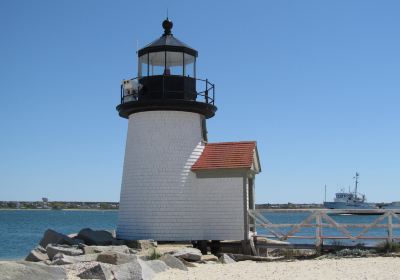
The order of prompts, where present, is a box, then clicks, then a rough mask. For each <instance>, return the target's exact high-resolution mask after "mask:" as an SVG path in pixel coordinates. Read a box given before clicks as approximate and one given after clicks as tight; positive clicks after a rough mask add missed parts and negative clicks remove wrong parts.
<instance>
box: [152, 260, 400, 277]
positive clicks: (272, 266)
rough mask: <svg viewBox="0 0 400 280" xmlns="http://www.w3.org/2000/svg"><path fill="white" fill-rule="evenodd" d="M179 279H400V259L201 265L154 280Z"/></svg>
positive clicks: (174, 270)
mask: <svg viewBox="0 0 400 280" xmlns="http://www.w3.org/2000/svg"><path fill="white" fill-rule="evenodd" d="M166 279H171V280H172V279H173V280H180V279H206V280H213V279H223V280H230V279H252V280H256V279H280V280H285V279H290V280H293V279H302V280H305V279H318V280H329V279H338V280H339V279H340V280H343V279H351V280H357V279H363V280H364V279H374V280H375V279H379V280H381V279H382V280H385V279H388V280H389V279H390V280H396V279H400V258H394V257H371V258H342V259H322V260H301V261H281V262H268V263H266V262H264V263H257V262H252V261H245V262H238V263H233V264H202V265H200V266H199V267H194V268H189V271H181V270H176V269H170V270H167V271H165V272H162V273H160V274H157V276H156V278H155V280H166Z"/></svg>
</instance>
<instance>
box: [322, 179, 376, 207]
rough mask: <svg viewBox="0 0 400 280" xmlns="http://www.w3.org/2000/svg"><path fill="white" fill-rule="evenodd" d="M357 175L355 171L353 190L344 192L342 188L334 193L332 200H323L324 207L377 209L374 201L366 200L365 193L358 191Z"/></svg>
mask: <svg viewBox="0 0 400 280" xmlns="http://www.w3.org/2000/svg"><path fill="white" fill-rule="evenodd" d="M359 176H360V175H359V174H358V173H357V172H356V176H355V177H354V179H355V187H354V191H350V190H349V191H348V192H346V191H345V190H344V189H342V190H341V191H340V192H338V193H336V194H335V198H334V199H333V201H331V202H328V201H324V207H325V208H328V209H378V206H377V205H376V203H372V202H367V198H366V197H365V195H364V194H362V193H359V192H358V184H359V182H358V178H359ZM325 193H326V189H325Z"/></svg>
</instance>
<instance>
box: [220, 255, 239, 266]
mask: <svg viewBox="0 0 400 280" xmlns="http://www.w3.org/2000/svg"><path fill="white" fill-rule="evenodd" d="M219 261H220V262H221V263H223V264H228V263H235V262H236V261H235V260H234V259H232V258H231V257H229V256H228V255H227V254H222V255H221V257H219Z"/></svg>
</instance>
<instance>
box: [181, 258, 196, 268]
mask: <svg viewBox="0 0 400 280" xmlns="http://www.w3.org/2000/svg"><path fill="white" fill-rule="evenodd" d="M178 260H180V261H181V262H182V263H183V264H184V265H185V266H186V267H197V266H198V265H197V263H194V262H188V261H185V260H184V259H178Z"/></svg>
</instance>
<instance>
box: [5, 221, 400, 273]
mask: <svg viewBox="0 0 400 280" xmlns="http://www.w3.org/2000/svg"><path fill="white" fill-rule="evenodd" d="M267 241H268V240H267ZM269 242H271V241H269ZM391 245H392V247H390V246H389V247H387V246H386V247H383V248H381V250H380V251H373V250H365V249H360V248H353V249H343V250H338V251H334V252H331V253H326V254H323V255H319V254H317V253H316V251H315V250H287V251H285V250H282V249H276V250H272V251H266V252H263V254H262V255H264V256H248V255H242V254H233V253H215V252H214V254H215V255H213V254H207V255H203V254H202V252H201V251H200V250H198V249H196V248H193V247H192V246H193V245H192V244H190V243H187V244H184V243H165V244H157V242H155V241H152V240H137V241H129V240H120V239H117V238H116V237H115V232H113V231H105V230H91V229H89V228H85V229H82V230H81V231H79V233H76V234H70V235H65V234H62V233H58V232H56V231H54V230H51V229H49V230H47V231H46V232H45V233H44V235H43V238H42V239H41V241H40V242H39V244H38V245H37V246H36V247H35V248H34V249H32V250H31V251H30V252H29V254H28V255H27V256H26V258H25V260H20V261H0V280H14V279H18V280H19V279H29V280H47V279H49V280H50V279H52V280H58V279H66V280H79V279H104V280H131V279H132V280H136V279H137V280H139V279H143V280H148V279H160V280H161V279H162V280H164V279H173V280H177V279H208V280H211V279H222V278H227V276H228V275H229V277H228V278H227V279H246V278H248V277H250V276H251V277H250V278H252V279H260V278H262V279H264V278H269V279H291V280H293V279H322V278H308V277H309V276H311V275H309V274H308V272H309V271H311V270H313V271H314V272H313V273H314V274H315V275H317V274H318V273H320V274H321V275H328V274H329V273H330V274H329V275H330V276H329V277H331V278H335V277H336V278H337V277H341V271H342V270H337V271H335V270H331V269H329V267H332V266H333V265H335V266H337V265H339V264H340V266H343V267H349V269H348V270H349V271H347V272H346V273H351V272H352V270H351V269H350V268H351V265H349V264H350V263H355V264H357V265H363V266H365V270H371V269H372V270H371V271H370V272H369V273H370V274H371V275H372V274H374V273H375V270H377V271H379V273H380V274H379V273H378V274H379V275H380V276H381V277H382V279H394V278H393V275H398V271H397V270H396V269H395V270H393V269H391V267H399V266H400V258H399V257H400V245H398V244H397V243H396V244H391ZM388 257H389V258H388ZM357 259H362V260H360V261H358V260H357ZM300 260H301V261H300ZM276 261H277V262H276ZM236 262H238V263H236ZM288 262H289V263H293V264H290V265H289V263H288ZM296 263H299V264H298V265H297V264H296ZM300 263H301V264H300ZM378 263H379V265H378ZM222 264H224V265H222ZM389 264H390V265H389ZM289 266H292V269H289V270H288V269H287V268H288V267H289ZM306 266H307V267H308V268H307V269H305V270H304V269H303V270H301V269H302V267H306ZM385 266H387V267H385ZM381 267H385V270H382V269H381ZM280 269H282V271H281V270H280ZM271 270H272V271H275V272H274V275H270V274H269V272H268V271H271ZM292 270H293V271H292ZM325 270H326V271H325ZM381 270H382V271H381ZM295 271H298V272H299V273H300V272H301V271H302V272H301V273H302V274H301V273H300V274H298V275H297V274H296V275H297V276H299V277H300V276H301V277H300V278H296V277H294V276H296V275H294V274H293V273H294V272H295ZM314 274H313V275H314ZM378 274H377V275H378ZM374 275H375V274H374ZM267 276H268V277H267ZM275 276H276V277H275ZM344 276H345V275H343V277H342V278H340V279H349V278H346V277H344ZM361 276H362V277H361ZM361 276H360V277H361V278H357V277H358V275H353V276H352V277H353V278H351V279H376V278H370V277H369V275H366V274H363V275H361ZM293 277H294V278H293ZM305 277H306V278H305ZM329 277H328V278H329ZM328 278H327V279H328ZM336 278H335V279H336ZM329 279H330V278H329ZM337 279H339V278H337ZM396 279H397V278H396Z"/></svg>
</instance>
